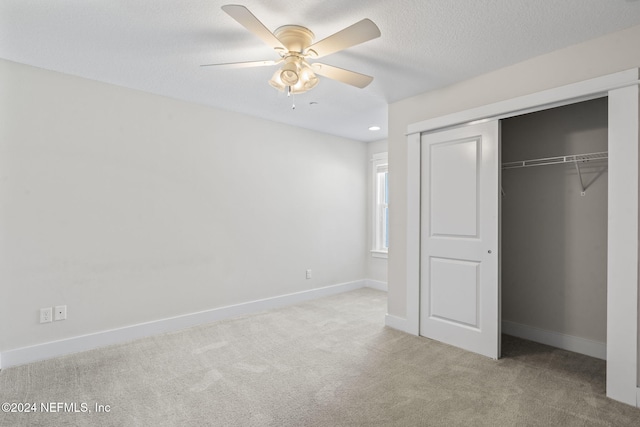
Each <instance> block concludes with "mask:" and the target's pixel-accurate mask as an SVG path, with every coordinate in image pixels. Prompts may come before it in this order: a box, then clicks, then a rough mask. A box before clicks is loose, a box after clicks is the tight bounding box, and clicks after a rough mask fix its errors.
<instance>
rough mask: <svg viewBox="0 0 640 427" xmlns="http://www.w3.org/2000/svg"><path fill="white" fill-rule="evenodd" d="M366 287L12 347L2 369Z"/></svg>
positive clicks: (359, 284)
mask: <svg viewBox="0 0 640 427" xmlns="http://www.w3.org/2000/svg"><path fill="white" fill-rule="evenodd" d="M366 286H368V284H367V281H366V280H356V281H353V282H347V283H341V284H338V285H333V286H327V287H323V288H317V289H311V290H308V291H302V292H296V293H293V294H287V295H281V296H277V297H272V298H266V299H262V300H256V301H250V302H246V303H242V304H237V305H231V306H227V307H220V308H214V309H212V310H206V311H201V312H197V313H190V314H185V315H182V316H177V317H171V318H167V319H161V320H156V321H152V322H146V323H140V324H137V325H131V326H126V327H124V328H118V329H112V330H108V331H102V332H96V333H93V334H88V335H81V336H77V337H72V338H67V339H63V340H59V341H52V342H48V343H43V344H37V345H33V346H29V347H23V348H18V349H15V350H8V351H4V352H2V353H0V368H9V367H11V366H18V365H24V364H26V363H31V362H36V361H39V360H46V359H51V358H54V357H58V356H63V355H66V354H71V353H78V352H81V351H87V350H92V349H95V348H99V347H104V346H107V345H112V344H119V343H122V342H126V341H132V340H135V339H139V338H144V337H148V336H152V335H158V334H163V333H167V332H174V331H178V330H180V329H186V328H190V327H193V326H198V325H202V324H205V323H211V322H215V321H218V320H222V319H228V318H232V317H237V316H242V315H246V314H251V313H257V312H260V311H264V310H271V309H275V308H280V307H284V306H287V305H292V304H298V303H302V302H305V301H310V300H313V299H317V298H322V297H326V296H330V295H335V294H339V293H342V292H348V291H352V290H355V289H360V288H363V287H366Z"/></svg>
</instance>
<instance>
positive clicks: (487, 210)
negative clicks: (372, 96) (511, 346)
mask: <svg viewBox="0 0 640 427" xmlns="http://www.w3.org/2000/svg"><path fill="white" fill-rule="evenodd" d="M499 126H500V124H499V122H498V121H491V122H486V123H482V124H478V125H473V126H465V127H461V128H457V129H451V130H446V131H442V132H437V133H432V134H425V135H423V136H422V140H421V153H422V154H421V155H422V159H421V160H422V173H421V175H422V178H421V179H422V183H421V238H420V240H421V261H420V262H421V267H420V268H421V270H420V335H423V336H426V337H429V338H432V339H436V340H438V341H442V342H445V343H447V344H451V345H454V346H457V347H461V348H464V349H466V350H470V351H473V352H476V353H480V354H483V355H485V356H488V357H491V358H494V359H497V358H498V357H499V355H500V322H499V298H500V286H499V274H498V271H499V254H498V249H499V247H498V231H499V213H500V211H499V193H500V190H499V188H500V185H499V176H500V175H499V174H500V169H499V164H500V163H499V155H500V150H499V148H500V147H499V142H500V141H499V137H500V132H499V130H500V128H499Z"/></svg>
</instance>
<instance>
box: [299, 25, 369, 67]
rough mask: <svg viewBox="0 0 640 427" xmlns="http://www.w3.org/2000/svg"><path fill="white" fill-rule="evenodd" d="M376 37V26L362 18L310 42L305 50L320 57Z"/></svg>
mask: <svg viewBox="0 0 640 427" xmlns="http://www.w3.org/2000/svg"><path fill="white" fill-rule="evenodd" d="M377 37H380V29H379V28H378V26H377V25H376V24H374V23H373V21H371V20H370V19H363V20H362V21H360V22H356V23H355V24H353V25H352V26H350V27H347V28H345V29H344V30H341V31H338V32H337V33H335V34H333V35H331V36H329V37H327V38H325V39H322V40H320V41H319V42H317V43H314V44H312V45H311V46H309V48H308V49H307V52H308V53H311V54H312V55H313V56H314V57H316V58H320V57H323V56H327V55H329V54H332V53H335V52H338V51H339V50H342V49H346V48H348V47H351V46H355V45H357V44H360V43H364V42H366V41H369V40H372V39H375V38H377ZM314 53H315V54H314Z"/></svg>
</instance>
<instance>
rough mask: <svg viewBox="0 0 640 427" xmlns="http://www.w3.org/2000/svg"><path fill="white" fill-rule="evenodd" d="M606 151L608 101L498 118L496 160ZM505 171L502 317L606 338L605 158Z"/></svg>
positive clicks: (504, 160) (582, 336) (596, 337)
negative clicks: (499, 157)
mask: <svg viewBox="0 0 640 427" xmlns="http://www.w3.org/2000/svg"><path fill="white" fill-rule="evenodd" d="M599 151H607V99H606V98H601V99H596V100H593V101H589V102H583V103H579V104H573V105H569V106H566V107H561V108H555V109H552V110H545V111H541V112H538V113H533V114H527V115H523V116H519V117H514V118H511V119H507V120H503V122H502V161H503V162H509V161H515V160H526V159H536V158H543V157H552V156H561V155H566V154H580V153H589V152H599ZM581 172H582V176H583V181H584V182H585V185H588V188H587V190H586V194H585V196H581V195H580V192H581V188H580V181H579V178H578V173H577V171H576V168H575V166H574V165H573V164H562V165H549V166H537V167H531V168H519V169H510V170H504V171H503V172H502V185H503V189H504V191H505V193H506V194H505V196H504V197H503V198H502V308H503V311H502V318H503V320H507V321H511V322H516V323H520V324H524V325H528V326H534V327H537V328H541V329H545V330H549V331H554V332H559V333H562V334H567V335H572V336H577V337H581V338H587V339H590V340H594V341H599V342H606V325H607V323H606V315H607V313H606V309H607V303H606V295H607V162H606V161H598V162H592V163H589V164H588V165H582V166H581Z"/></svg>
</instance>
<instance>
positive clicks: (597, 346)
mask: <svg viewBox="0 0 640 427" xmlns="http://www.w3.org/2000/svg"><path fill="white" fill-rule="evenodd" d="M502 333H504V334H507V335H513V336H515V337H519V338H524V339H526V340H529V341H535V342H539V343H541V344H546V345H550V346H553V347H557V348H561V349H563V350H569V351H573V352H575V353H581V354H586V355H587V356H591V357H596V358H598V359H602V360H606V359H607V344H606V343H603V342H599V341H593V340H589V339H586V338H580V337H575V336H573V335H567V334H561V333H559V332H554V331H547V330H545V329H540V328H536V327H533V326H528V325H522V324H520V323H515V322H509V321H508V320H503V321H502Z"/></svg>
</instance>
